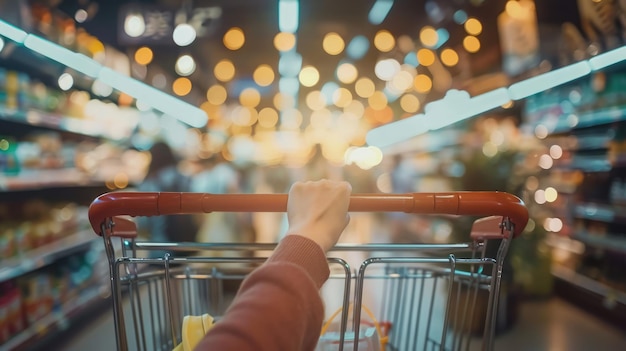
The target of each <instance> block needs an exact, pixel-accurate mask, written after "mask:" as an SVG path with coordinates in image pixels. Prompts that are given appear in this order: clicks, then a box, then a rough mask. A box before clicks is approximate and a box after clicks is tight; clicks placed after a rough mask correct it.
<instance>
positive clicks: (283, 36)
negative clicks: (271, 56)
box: [274, 32, 296, 52]
mask: <svg viewBox="0 0 626 351" xmlns="http://www.w3.org/2000/svg"><path fill="white" fill-rule="evenodd" d="M295 45H296V36H295V35H294V34H293V33H288V32H279V33H278V34H276V36H274V47H275V48H276V50H278V51H281V52H285V51H289V50H291V49H293V47H294V46H295Z"/></svg>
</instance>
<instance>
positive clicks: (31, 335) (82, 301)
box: [0, 285, 108, 351]
mask: <svg viewBox="0 0 626 351" xmlns="http://www.w3.org/2000/svg"><path fill="white" fill-rule="evenodd" d="M104 289H105V287H104V286H98V285H94V286H91V287H89V288H87V289H82V290H81V291H80V293H79V295H78V296H77V297H76V298H74V299H71V300H70V301H68V302H66V303H65V304H63V305H62V306H59V307H56V308H55V309H54V310H53V311H52V312H51V313H50V314H49V315H47V316H45V317H44V318H42V319H40V320H38V321H37V322H36V323H35V324H33V325H31V326H29V327H28V328H26V329H25V330H23V331H22V332H20V333H18V334H16V335H15V336H13V337H12V338H11V339H9V341H7V342H6V343H4V344H2V345H0V351H10V350H28V349H29V347H28V344H31V343H34V342H37V340H39V339H42V338H45V337H46V336H50V335H53V333H54V332H55V331H62V330H66V329H67V328H68V326H69V325H70V323H71V321H72V320H73V319H76V318H78V317H79V316H80V315H82V314H86V313H87V312H89V311H90V310H91V309H93V308H95V307H97V306H99V305H101V304H102V303H104V302H106V301H108V300H107V299H106V298H104V297H103V296H104V294H103V291H104Z"/></svg>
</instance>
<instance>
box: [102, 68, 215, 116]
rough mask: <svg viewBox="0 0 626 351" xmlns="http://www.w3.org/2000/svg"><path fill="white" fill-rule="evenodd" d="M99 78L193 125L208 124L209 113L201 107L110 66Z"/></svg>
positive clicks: (104, 69)
mask: <svg viewBox="0 0 626 351" xmlns="http://www.w3.org/2000/svg"><path fill="white" fill-rule="evenodd" d="M98 79H100V80H101V81H102V82H103V83H106V84H108V85H110V86H111V87H113V88H114V89H117V90H119V91H121V92H124V93H126V94H128V95H130V96H132V97H134V98H135V99H137V100H139V99H141V100H142V101H143V102H145V103H147V104H149V105H150V106H152V107H153V108H155V109H157V110H159V111H161V112H163V113H166V114H168V115H171V116H174V117H176V118H178V119H179V120H180V121H182V122H184V123H187V124H188V125H190V126H192V127H196V128H200V127H203V126H204V125H205V124H206V121H207V115H206V113H205V112H204V111H202V110H201V109H199V108H197V107H195V106H192V105H190V104H188V103H186V102H183V101H181V100H179V99H177V98H175V97H173V96H171V95H169V94H166V93H164V92H162V91H160V90H157V89H154V88H153V87H151V86H149V85H147V84H145V83H143V82H140V81H138V80H136V79H133V78H131V77H128V76H125V75H123V74H121V73H119V72H116V71H114V70H112V69H110V68H108V67H103V68H102V70H101V71H100V74H99V75H98Z"/></svg>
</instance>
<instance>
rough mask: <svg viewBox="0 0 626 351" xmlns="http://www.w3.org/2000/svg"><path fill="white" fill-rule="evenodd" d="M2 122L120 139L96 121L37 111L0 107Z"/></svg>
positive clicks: (94, 136)
mask: <svg viewBox="0 0 626 351" xmlns="http://www.w3.org/2000/svg"><path fill="white" fill-rule="evenodd" d="M0 120H4V121H9V122H16V123H21V124H26V125H30V126H33V127H40V128H49V129H54V130H59V131H64V132H70V133H74V134H79V135H84V136H88V137H93V138H107V139H119V136H117V137H115V136H113V135H109V134H107V133H105V132H106V130H107V129H106V128H105V126H104V125H102V124H101V123H98V122H96V121H88V120H83V119H80V118H73V117H67V116H63V115H59V114H55V113H47V112H42V111H37V110H20V109H9V108H7V107H5V106H1V105H0Z"/></svg>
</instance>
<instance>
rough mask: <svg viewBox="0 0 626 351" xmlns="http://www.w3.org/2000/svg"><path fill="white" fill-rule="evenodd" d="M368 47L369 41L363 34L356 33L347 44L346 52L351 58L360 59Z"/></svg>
mask: <svg viewBox="0 0 626 351" xmlns="http://www.w3.org/2000/svg"><path fill="white" fill-rule="evenodd" d="M369 48H370V42H369V40H367V38H366V37H365V36H364V35H357V36H355V37H354V38H352V40H350V43H349V44H348V47H347V48H346V54H347V55H348V57H349V58H351V59H353V60H360V59H361V58H363V56H365V54H366V53H367V50H369Z"/></svg>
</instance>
